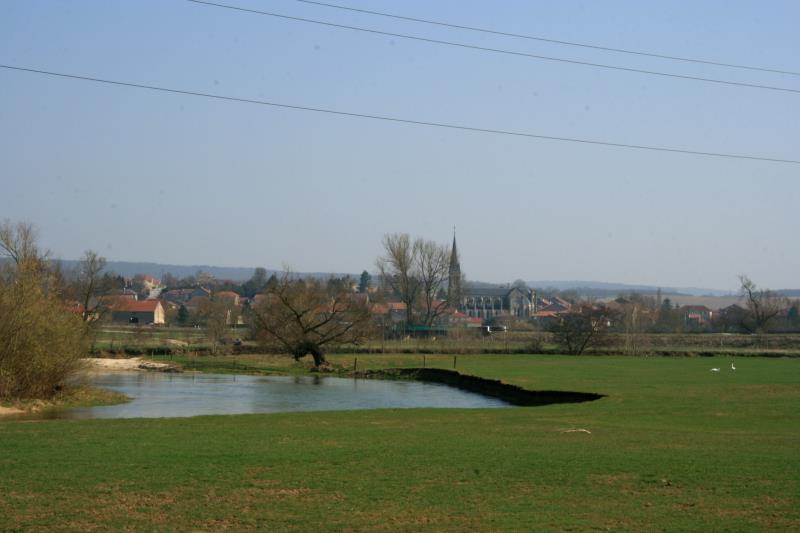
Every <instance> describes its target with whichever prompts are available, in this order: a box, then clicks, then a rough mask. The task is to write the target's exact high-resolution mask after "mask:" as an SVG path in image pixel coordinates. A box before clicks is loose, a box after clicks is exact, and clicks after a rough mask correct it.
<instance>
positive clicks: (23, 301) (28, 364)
mask: <svg viewBox="0 0 800 533" xmlns="http://www.w3.org/2000/svg"><path fill="white" fill-rule="evenodd" d="M54 285H55V281H54V279H53V276H52V275H51V274H50V273H49V272H48V271H47V269H46V267H45V265H44V263H43V262H41V261H29V262H23V263H18V264H17V265H16V268H15V269H14V270H13V271H9V270H7V271H6V272H4V273H3V275H0V398H2V397H6V398H50V397H52V396H53V395H54V394H56V393H57V392H58V391H59V390H60V389H61V388H62V387H63V386H64V384H65V382H66V381H67V379H68V378H69V377H70V376H71V375H73V373H74V372H76V371H77V370H78V368H79V366H80V364H81V362H80V358H81V357H82V356H83V354H84V352H85V350H84V348H85V347H84V342H83V340H84V335H83V332H84V330H83V323H82V321H81V318H80V316H79V315H77V314H76V313H74V312H72V311H70V310H69V309H67V307H66V306H65V305H64V302H63V301H62V300H61V298H60V296H59V294H58V291H57V290H56V289H55V288H54Z"/></svg>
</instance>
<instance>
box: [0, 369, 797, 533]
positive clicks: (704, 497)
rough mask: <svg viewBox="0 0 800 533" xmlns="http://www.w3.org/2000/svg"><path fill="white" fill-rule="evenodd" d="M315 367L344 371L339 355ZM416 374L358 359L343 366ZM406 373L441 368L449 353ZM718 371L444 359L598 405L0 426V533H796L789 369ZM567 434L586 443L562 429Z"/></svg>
mask: <svg viewBox="0 0 800 533" xmlns="http://www.w3.org/2000/svg"><path fill="white" fill-rule="evenodd" d="M249 357H252V359H246V360H245V359H241V360H239V361H237V364H239V365H245V364H247V365H249V366H251V367H252V368H254V369H260V370H261V371H278V369H279V368H281V367H283V368H285V369H288V370H289V371H291V372H301V371H302V367H301V365H297V364H296V363H294V362H293V361H291V360H290V359H288V358H257V357H255V356H249ZM198 359H205V358H198ZM214 359H217V360H219V361H220V363H219V364H222V360H224V359H226V358H208V359H207V361H213V360H214ZM332 359H333V360H334V362H336V363H339V364H342V365H351V364H352V363H353V360H354V356H352V355H349V356H345V355H341V356H333V357H332ZM418 359H420V357H418V356H413V357H412V356H403V355H392V356H377V355H370V356H363V355H359V356H358V364H359V367H360V368H385V367H393V366H418V365H419V360H418ZM425 362H426V364H427V365H428V366H435V367H440V368H449V367H451V366H452V363H453V357H452V356H451V355H441V356H427V357H426V361H425ZM736 364H737V370H736V371H735V372H734V371H732V370H729V360H727V359H720V358H710V359H709V358H622V357H554V356H505V355H502V356H463V355H460V356H458V359H457V369H458V370H459V371H461V372H464V373H468V374H474V375H479V376H484V377H487V378H493V379H502V380H504V381H507V382H510V383H514V384H518V385H521V386H523V387H526V388H530V389H563V390H575V391H584V392H596V393H600V394H606V395H607V397H606V398H604V399H602V400H598V401H595V402H588V403H581V404H563V405H552V406H547V407H536V408H510V409H499V410H498V409H495V410H435V409H420V410H381V411H356V412H326V413H292V414H277V415H246V416H228V417H217V416H215V417H197V418H191V419H155V420H152V419H151V420H96V421H92V420H87V421H82V420H62V421H44V422H36V423H30V422H26V423H23V422H0V477H1V478H2V480H3V493H4V496H3V498H0V530H2V529H14V528H21V529H41V530H53V529H59V530H69V529H75V530H78V529H89V528H91V527H92V526H96V527H100V528H102V529H123V528H138V529H197V528H199V529H222V528H224V527H229V528H233V529H247V528H253V529H255V528H260V529H268V530H302V531H306V530H401V531H402V530H405V531H417V530H437V531H440V530H446V531H465V530H478V531H489V530H496V529H505V530H532V529H545V530H547V529H550V530H564V529H572V530H589V529H605V528H612V529H626V530H649V529H668V530H694V531H697V530H735V531H748V530H749V531H763V530H775V531H786V530H797V529H800V454H798V453H797V444H798V442H800V415H798V413H800V409H799V408H800V385H799V384H800V361H798V360H795V359H747V360H737V361H736ZM712 366H716V367H720V368H722V371H721V372H719V373H712V372H710V371H709V369H710V368H711V367H712ZM332 407H335V406H332ZM577 428H581V429H586V430H588V431H590V432H591V433H584V432H564V430H567V429H577Z"/></svg>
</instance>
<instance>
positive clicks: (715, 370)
mask: <svg viewBox="0 0 800 533" xmlns="http://www.w3.org/2000/svg"><path fill="white" fill-rule="evenodd" d="M711 371H712V372H719V368H712V369H711Z"/></svg>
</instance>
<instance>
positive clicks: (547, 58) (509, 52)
mask: <svg viewBox="0 0 800 533" xmlns="http://www.w3.org/2000/svg"><path fill="white" fill-rule="evenodd" d="M186 1H187V2H192V3H194V4H200V5H205V6H211V7H218V8H223V9H230V10H234V11H239V12H242V13H250V14H254V15H264V16H268V17H275V18H280V19H285V20H293V21H296V22H304V23H308V24H317V25H321V26H328V27H332V28H339V29H344V30H352V31H359V32H364V33H371V34H375V35H385V36H388V37H397V38H399V39H410V40H414V41H421V42H425V43H430V44H438V45H444V46H452V47H457V48H466V49H470V50H480V51H482V52H491V53H496V54H506V55H512V56H518V57H526V58H529V59H539V60H543V61H555V62H558V63H567V64H571V65H580V66H584V67H594V68H602V69H608V70H618V71H625V72H635V73H638V74H647V75H650V76H661V77H665V78H678V79H683V80H691V81H700V82H706V83H716V84H722V85H732V86H736V87H748V88H751V89H763V90H770V91H782V92H787V93H800V89H792V88H789V87H779V86H774V85H761V84H757V83H745V82H739V81H729V80H720V79H716V78H704V77H701V76H689V75H685V74H674V73H669V72H660V71H655V70H644V69H638V68H631V67H620V66H616V65H607V64H604V63H592V62H589V61H578V60H575V59H566V58H560V57H551V56H543V55H538V54H529V53H527V52H516V51H514V50H506V49H502V48H490V47H486V46H477V45H472V44H465V43H458V42H454V41H443V40H439V39H431V38H428V37H418V36H415V35H406V34H403V33H392V32H388V31H381V30H375V29H372V28H362V27H359V26H349V25H346V24H336V23H333V22H325V21H321V20H315V19H309V18H303V17H294V16H290V15H282V14H280V13H273V12H270V11H259V10H257V9H249V8H245V7H239V6H233V5H229V4H219V3H216V2H207V1H205V0H186Z"/></svg>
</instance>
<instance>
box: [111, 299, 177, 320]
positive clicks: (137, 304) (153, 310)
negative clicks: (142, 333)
mask: <svg viewBox="0 0 800 533" xmlns="http://www.w3.org/2000/svg"><path fill="white" fill-rule="evenodd" d="M111 321H112V322H115V323H117V324H141V325H144V324H154V325H161V324H164V322H165V320H164V307H163V306H162V305H161V302H160V301H158V300H125V299H122V300H117V301H116V302H115V303H114V305H113V307H112V308H111Z"/></svg>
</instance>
